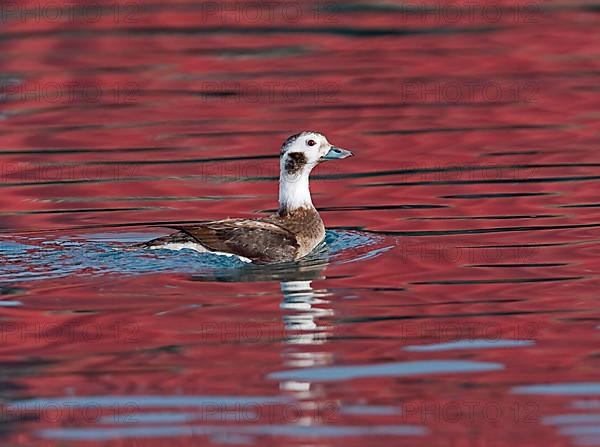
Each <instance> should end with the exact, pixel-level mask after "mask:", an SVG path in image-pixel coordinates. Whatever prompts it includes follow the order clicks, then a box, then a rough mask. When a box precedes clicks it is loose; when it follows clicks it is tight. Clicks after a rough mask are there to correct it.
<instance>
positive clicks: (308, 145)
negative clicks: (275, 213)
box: [279, 132, 352, 214]
mask: <svg viewBox="0 0 600 447" xmlns="http://www.w3.org/2000/svg"><path fill="white" fill-rule="evenodd" d="M350 155H352V152H350V151H347V150H345V149H341V148H339V147H335V146H333V145H332V144H331V143H329V141H327V138H325V135H323V134H320V133H319V132H301V133H299V134H296V135H292V136H291V137H289V138H288V139H287V140H285V141H284V143H283V146H281V159H280V171H281V172H280V175H279V213H280V214H287V213H290V212H293V211H294V210H296V209H299V208H313V209H314V207H313V204H312V200H311V198H310V190H309V186H308V177H309V175H310V171H312V169H313V168H314V167H315V166H316V165H317V164H319V163H320V162H322V161H325V160H337V159H341V158H346V157H349V156H350Z"/></svg>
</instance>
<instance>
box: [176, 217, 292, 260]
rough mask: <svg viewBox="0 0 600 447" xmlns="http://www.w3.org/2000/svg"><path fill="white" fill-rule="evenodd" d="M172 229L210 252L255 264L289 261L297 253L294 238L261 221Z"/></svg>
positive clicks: (281, 229)
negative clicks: (224, 254) (182, 233)
mask: <svg viewBox="0 0 600 447" xmlns="http://www.w3.org/2000/svg"><path fill="white" fill-rule="evenodd" d="M176 228H177V229H178V230H181V231H182V232H184V233H185V234H187V235H189V236H191V237H192V238H193V239H194V240H195V241H197V242H198V243H199V244H201V245H203V246H204V247H206V248H208V249H209V250H211V251H220V252H223V253H233V254H235V255H239V256H243V257H245V258H248V259H250V260H252V261H253V262H256V263H259V264H268V263H273V262H285V261H293V260H294V259H295V258H296V256H297V254H298V248H299V244H298V241H297V239H296V236H295V235H294V234H293V233H292V232H291V231H289V230H287V229H285V228H283V227H282V226H279V225H276V224H274V223H272V222H268V221H265V220H251V219H227V220H220V221H216V222H208V223H204V224H198V225H193V226H181V227H176Z"/></svg>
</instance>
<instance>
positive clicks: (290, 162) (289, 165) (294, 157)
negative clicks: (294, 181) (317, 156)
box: [285, 152, 306, 175]
mask: <svg viewBox="0 0 600 447" xmlns="http://www.w3.org/2000/svg"><path fill="white" fill-rule="evenodd" d="M305 164H306V156H305V155H304V154H303V153H302V152H292V153H290V154H288V156H287V160H286V161H285V172H287V173H288V174H290V175H294V174H297V173H298V172H300V171H301V170H302V168H303V167H304V165H305Z"/></svg>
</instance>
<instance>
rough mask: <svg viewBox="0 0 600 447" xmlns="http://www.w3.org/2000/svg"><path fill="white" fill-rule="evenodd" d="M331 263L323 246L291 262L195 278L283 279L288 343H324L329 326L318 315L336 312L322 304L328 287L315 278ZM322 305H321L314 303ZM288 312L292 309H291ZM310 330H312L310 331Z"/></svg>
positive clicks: (240, 280) (325, 302)
mask: <svg viewBox="0 0 600 447" xmlns="http://www.w3.org/2000/svg"><path fill="white" fill-rule="evenodd" d="M327 264H328V256H327V250H326V248H325V246H321V247H320V248H317V249H316V250H315V251H313V252H312V253H311V254H310V255H309V256H307V257H305V258H303V259H301V260H299V261H296V262H289V263H281V264H275V265H269V266H264V265H263V266H256V265H253V264H245V265H244V266H242V267H241V268H238V269H224V270H222V271H217V272H213V273H211V274H206V273H205V274H202V275H194V276H193V277H192V279H193V280H196V281H219V282H258V281H273V280H275V281H277V280H279V281H280V286H281V292H282V293H283V300H282V302H281V309H282V310H284V311H286V314H285V315H284V316H283V324H284V328H285V331H286V336H287V338H286V341H287V342H288V343H322V342H323V341H325V339H326V335H327V334H326V331H327V329H328V328H327V327H322V326H319V325H318V323H317V321H316V320H315V319H316V318H319V317H325V316H329V315H332V314H333V311H332V310H331V309H328V308H323V307H322V306H323V305H326V304H327V303H328V301H327V300H325V299H323V298H324V297H325V296H327V294H328V293H327V291H326V290H317V291H315V290H314V289H313V288H312V281H313V280H315V279H324V276H323V272H324V270H325V268H326V267H327ZM316 305H320V307H315V306H316ZM288 312H289V313H288ZM307 331H310V332H307Z"/></svg>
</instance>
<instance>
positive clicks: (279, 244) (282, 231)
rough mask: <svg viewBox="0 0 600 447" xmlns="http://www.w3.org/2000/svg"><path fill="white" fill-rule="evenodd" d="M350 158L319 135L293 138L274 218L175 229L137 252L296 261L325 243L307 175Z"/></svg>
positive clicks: (284, 153)
mask: <svg viewBox="0 0 600 447" xmlns="http://www.w3.org/2000/svg"><path fill="white" fill-rule="evenodd" d="M350 155H352V152H350V151H347V150H345V149H340V148H339V147H335V146H332V145H331V144H330V143H329V142H328V141H327V138H325V136H324V135H322V134H320V133H319V132H301V133H299V134H296V135H292V136H291V137H289V138H288V139H287V140H285V142H284V143H283V145H282V146H281V155H280V160H279V170H280V174H279V209H278V211H277V213H275V214H273V215H271V216H268V217H264V218H257V219H225V220H218V221H214V222H206V223H200V224H197V225H192V226H173V227H172V228H175V229H177V230H179V232H177V233H174V234H171V235H169V236H164V237H161V238H158V239H153V240H151V241H149V242H146V243H143V244H141V246H142V247H145V248H165V249H172V250H180V249H183V248H191V249H194V250H197V251H200V252H215V253H219V254H224V255H229V256H238V257H240V258H242V259H243V260H246V261H251V262H254V263H256V264H271V263H277V262H288V261H295V260H298V259H300V258H302V257H303V256H306V255H307V254H308V253H310V252H311V251H312V250H313V249H314V248H315V247H316V246H317V245H319V244H320V243H321V242H322V241H323V239H324V237H325V226H324V225H323V221H322V220H321V216H319V213H318V212H317V210H316V209H315V207H314V205H313V203H312V200H311V197H310V189H309V182H308V178H309V175H310V172H311V171H312V169H313V168H314V167H315V166H316V165H317V164H319V163H320V162H322V161H325V160H335V159H341V158H346V157H349V156H350Z"/></svg>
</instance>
